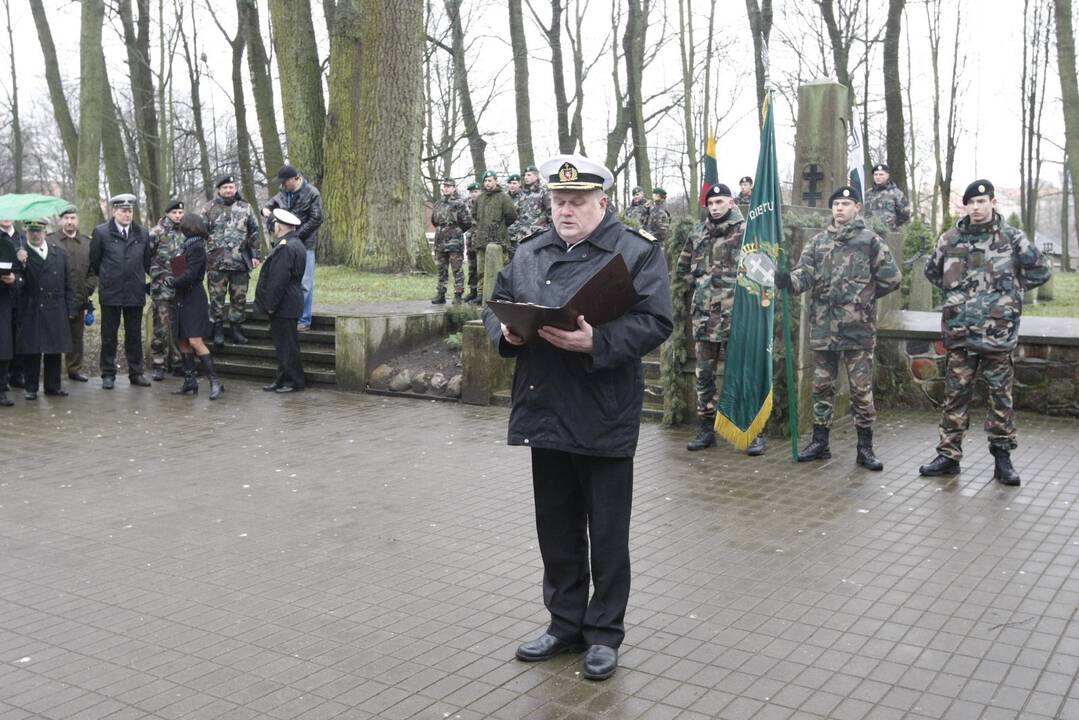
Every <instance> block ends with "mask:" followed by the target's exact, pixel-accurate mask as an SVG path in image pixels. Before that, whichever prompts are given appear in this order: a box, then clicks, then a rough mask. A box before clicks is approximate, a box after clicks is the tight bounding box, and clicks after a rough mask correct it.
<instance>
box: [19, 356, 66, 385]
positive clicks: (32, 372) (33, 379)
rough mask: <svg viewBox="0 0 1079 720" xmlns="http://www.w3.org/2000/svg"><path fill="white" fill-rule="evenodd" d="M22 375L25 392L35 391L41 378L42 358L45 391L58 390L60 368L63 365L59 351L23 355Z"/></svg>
mask: <svg viewBox="0 0 1079 720" xmlns="http://www.w3.org/2000/svg"><path fill="white" fill-rule="evenodd" d="M21 357H22V363H23V377H24V378H25V381H26V391H27V392H37V387H38V381H39V380H40V379H41V365H42V358H44V365H45V392H47V393H57V392H60V368H61V366H62V365H63V363H62V361H61V359H62V358H63V355H61V354H60V353H46V354H44V355H42V354H41V353H35V354H33V355H23V356H21Z"/></svg>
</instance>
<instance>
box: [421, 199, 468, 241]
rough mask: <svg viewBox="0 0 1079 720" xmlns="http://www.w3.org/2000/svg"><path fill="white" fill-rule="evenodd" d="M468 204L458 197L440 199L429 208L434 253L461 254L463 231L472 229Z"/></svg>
mask: <svg viewBox="0 0 1079 720" xmlns="http://www.w3.org/2000/svg"><path fill="white" fill-rule="evenodd" d="M469 205H470V203H469V202H468V201H467V200H465V199H464V198H462V197H461V196H460V195H450V196H449V197H446V196H445V195H443V196H442V197H440V198H439V199H438V200H437V201H436V202H435V204H434V206H433V207H432V208H431V224H432V225H434V226H435V252H461V251H462V250H463V249H464V237H465V231H466V230H468V229H469V228H470V227H472V213H471V212H470V211H469V209H468V206H469Z"/></svg>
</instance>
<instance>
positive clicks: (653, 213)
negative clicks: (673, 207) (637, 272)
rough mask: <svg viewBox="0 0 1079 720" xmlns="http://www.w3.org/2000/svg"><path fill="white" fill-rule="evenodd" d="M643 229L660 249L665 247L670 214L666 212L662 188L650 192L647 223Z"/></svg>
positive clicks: (669, 228) (665, 195)
mask: <svg viewBox="0 0 1079 720" xmlns="http://www.w3.org/2000/svg"><path fill="white" fill-rule="evenodd" d="M644 229H645V230H647V231H648V232H650V233H651V234H652V235H654V236H655V238H656V240H658V241H659V244H660V246H661V247H664V248H666V247H667V238H668V237H670V235H671V214H670V213H669V212H667V191H666V190H664V189H663V188H654V189H653V190H652V206H651V207H650V208H648V222H647V223H645V225H644Z"/></svg>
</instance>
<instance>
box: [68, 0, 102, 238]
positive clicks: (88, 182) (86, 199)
mask: <svg viewBox="0 0 1079 720" xmlns="http://www.w3.org/2000/svg"><path fill="white" fill-rule="evenodd" d="M104 20H105V3H104V0H83V2H82V19H81V23H80V24H81V26H82V27H81V30H80V33H79V48H80V50H79V76H80V77H81V78H82V88H83V89H82V92H81V93H80V97H79V162H78V164H77V165H76V168H77V169H76V171H75V198H76V202H77V204H78V207H79V217H80V219H81V221H82V230H83V232H89V231H90V230H91V229H92V228H93V226H94V225H96V224H97V223H98V222H100V221H101V220H100V219H101V205H100V200H99V197H98V185H97V181H98V173H99V171H100V167H101V165H100V163H101V123H102V115H103V113H102V106H103V104H104V102H105V100H104V97H103V95H102V93H101V92H100V90H99V88H102V87H103V86H104V83H105V73H104V62H103V57H102V54H101V27H102V25H103V24H104Z"/></svg>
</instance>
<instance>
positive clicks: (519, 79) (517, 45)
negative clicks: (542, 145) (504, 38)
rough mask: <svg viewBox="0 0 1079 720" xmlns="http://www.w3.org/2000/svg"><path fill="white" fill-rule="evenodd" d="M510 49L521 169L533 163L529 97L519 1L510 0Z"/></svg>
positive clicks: (526, 48) (524, 40)
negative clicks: (511, 52) (511, 51)
mask: <svg viewBox="0 0 1079 720" xmlns="http://www.w3.org/2000/svg"><path fill="white" fill-rule="evenodd" d="M508 5H509V11H510V48H511V49H512V50H513V97H514V103H515V105H516V109H517V160H518V162H519V163H520V166H521V169H524V168H526V167H528V166H529V165H534V164H535V162H536V158H535V155H534V154H533V152H532V106H531V102H530V101H529V98H528V43H527V40H526V39H525V27H524V14H523V13H522V11H521V0H509V2H508Z"/></svg>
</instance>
